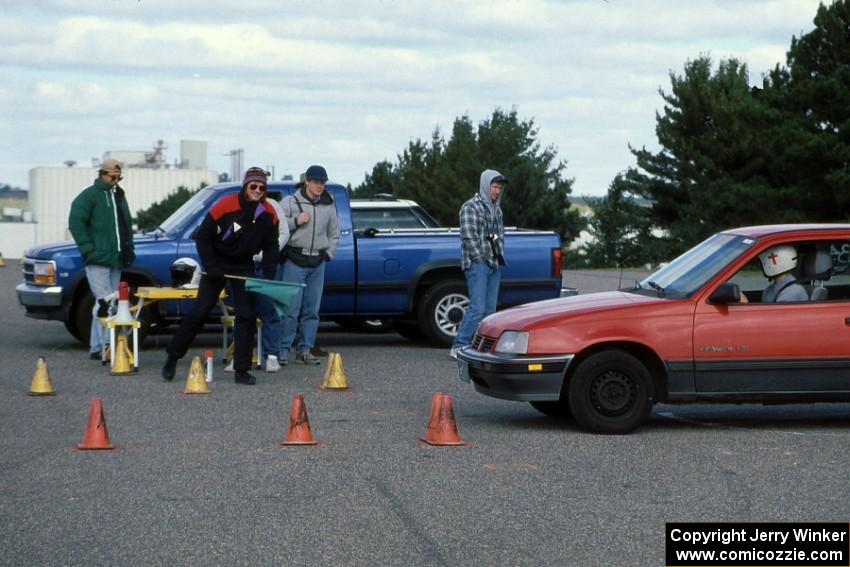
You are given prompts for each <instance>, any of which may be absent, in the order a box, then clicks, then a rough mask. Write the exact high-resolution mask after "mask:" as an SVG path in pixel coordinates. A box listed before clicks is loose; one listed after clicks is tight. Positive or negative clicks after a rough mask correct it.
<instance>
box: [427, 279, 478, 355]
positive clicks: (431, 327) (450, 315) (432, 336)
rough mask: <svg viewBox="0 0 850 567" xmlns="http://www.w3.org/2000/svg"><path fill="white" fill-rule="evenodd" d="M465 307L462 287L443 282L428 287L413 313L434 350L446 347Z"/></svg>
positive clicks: (450, 281) (465, 293) (463, 283)
mask: <svg viewBox="0 0 850 567" xmlns="http://www.w3.org/2000/svg"><path fill="white" fill-rule="evenodd" d="M468 306H469V296H467V290H466V283H465V282H463V281H462V280H446V281H444V282H440V283H438V284H434V285H433V286H431V287H430V288H429V289H428V291H427V292H425V295H424V296H423V297H422V301H421V303H420V304H419V308H418V309H417V320H418V322H419V329H420V330H421V331H422V334H423V335H425V338H426V339H428V341H430V342H431V343H432V344H434V345H435V346H440V347H449V346H451V344H452V341H453V340H454V338H455V335H456V334H457V327H458V325H459V324H460V321H461V319H463V313H464V311H466V308H467V307H468Z"/></svg>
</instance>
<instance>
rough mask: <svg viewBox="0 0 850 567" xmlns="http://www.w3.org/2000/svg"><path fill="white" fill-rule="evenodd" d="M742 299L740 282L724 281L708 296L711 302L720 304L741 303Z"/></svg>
mask: <svg viewBox="0 0 850 567" xmlns="http://www.w3.org/2000/svg"><path fill="white" fill-rule="evenodd" d="M740 301H741V287H740V286H739V285H738V284H735V283H730V282H723V283H722V284H720V285H719V286H717V289H715V290H714V292H713V293H712V294H711V295H710V296H709V297H708V302H709V303H715V304H719V305H728V304H729V303H739V302H740Z"/></svg>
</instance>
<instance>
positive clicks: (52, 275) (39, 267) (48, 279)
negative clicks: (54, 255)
mask: <svg viewBox="0 0 850 567" xmlns="http://www.w3.org/2000/svg"><path fill="white" fill-rule="evenodd" d="M32 276H33V283H35V284H37V285H56V263H55V262H53V261H52V260H51V261H50V262H36V263H35V265H33V273H32Z"/></svg>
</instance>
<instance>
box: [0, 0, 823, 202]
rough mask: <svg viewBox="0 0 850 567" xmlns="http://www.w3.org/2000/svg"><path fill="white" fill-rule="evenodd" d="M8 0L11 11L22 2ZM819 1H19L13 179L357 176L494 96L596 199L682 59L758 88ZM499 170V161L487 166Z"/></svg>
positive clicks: (638, 141) (11, 102) (10, 136)
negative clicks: (723, 64) (198, 152)
mask: <svg viewBox="0 0 850 567" xmlns="http://www.w3.org/2000/svg"><path fill="white" fill-rule="evenodd" d="M10 5H11V7H10ZM817 6H818V1H817V0H714V1H703V0H695V1H693V2H683V1H681V0H631V1H627V0H608V1H605V0H576V1H568V0H563V1H556V0H489V1H488V0H469V1H464V0H453V1H442V0H430V1H424V0H395V1H390V0H383V1H380V0H362V1H358V0H310V1H307V0H242V1H240V2H233V1H229V2H226V1H215V0H18V1H13V0H8V1H6V2H4V7H3V12H4V14H3V18H2V19H0V38H2V39H0V72H2V77H3V79H2V81H0V100H2V106H3V113H2V118H0V134H2V141H0V182H4V183H10V184H12V185H17V186H20V187H24V188H26V187H27V185H28V172H29V169H30V168H32V167H36V166H41V165H61V164H62V162H63V161H65V160H76V161H78V162H79V163H80V164H90V163H91V158H93V157H101V156H102V155H103V153H104V152H105V151H108V150H149V149H150V148H152V146H153V144H154V143H155V141H156V140H159V139H163V140H165V141H166V143H167V144H169V149H168V150H167V151H166V157H167V159H168V160H169V161H173V160H174V159H175V158H177V157H179V142H180V140H181V139H189V140H206V141H207V142H208V144H209V156H208V160H209V166H210V168H211V169H214V170H216V171H220V172H229V170H230V161H229V158H228V157H227V156H226V154H227V153H228V152H229V151H230V150H232V149H236V148H243V149H244V151H245V154H244V155H245V165H246V166H247V165H260V166H274V168H275V173H276V176H277V177H281V176H282V175H283V174H286V173H294V174H297V173H298V172H300V171H303V170H304V168H305V167H306V166H307V165H309V164H311V163H321V164H323V165H325V166H326V167H327V168H328V171H329V173H330V176H331V178H332V179H334V180H336V181H339V182H343V183H346V182H350V183H352V184H353V185H357V184H358V183H360V182H361V181H362V180H363V177H364V174H365V173H367V172H369V171H371V169H372V166H373V165H374V164H375V163H376V162H378V161H380V160H383V159H389V160H391V161H395V159H396V156H397V154H398V153H399V152H400V151H401V150H403V148H405V147H406V145H407V144H408V142H410V141H411V140H415V139H417V138H423V139H427V138H430V135H431V133H432V132H433V130H434V128H435V127H439V128H441V129H442V130H443V131H444V132H446V133H448V132H449V131H450V128H451V124H452V122H453V120H454V119H455V117H457V116H461V115H464V114H466V115H468V116H469V117H470V118H471V119H472V121H473V122H474V123H477V122H480V121H481V120H483V119H486V118H487V117H489V116H490V115H491V114H492V112H493V110H494V109H495V108H497V107H499V108H503V109H511V108H514V107H516V108H517V110H518V113H519V116H520V117H521V118H523V119H531V118H533V119H534V121H535V123H536V124H537V126H538V127H539V139H540V141H541V142H542V143H543V144H544V145H553V146H555V147H556V148H557V150H558V156H559V157H560V158H561V159H563V160H565V161H566V162H567V163H568V165H567V176H569V177H573V178H574V179H575V185H574V190H573V194H575V195H601V194H604V193H605V190H606V189H607V186H608V184H609V183H610V182H611V180H612V179H613V177H614V176H615V175H616V174H617V172H619V171H621V170H623V169H624V168H626V167H628V166H629V165H632V164H633V163H634V160H633V158H632V156H631V154H630V153H629V151H628V145H629V144H631V145H633V146H637V147H640V146H647V147H650V148H657V145H656V140H655V134H654V127H655V112H656V110H658V109H659V108H660V107H661V98H660V96H659V94H658V89H659V88H662V89H665V90H668V88H669V76H668V75H669V73H670V71H673V72H675V73H677V74H681V72H682V69H683V66H684V64H685V62H686V61H687V60H688V59H694V58H696V57H698V56H699V55H700V54H703V53H708V54H710V55H711V56H712V58H713V59H714V60H715V61H717V60H719V59H721V58H726V57H732V56H734V57H737V58H739V59H741V60H743V61H745V62H746V63H747V64H748V65H749V69H750V82H751V83H752V84H760V83H761V77H762V74H763V73H765V72H766V71H767V70H768V69H770V68H772V67H773V66H774V65H776V64H777V63H784V62H785V51H786V50H787V48H788V46H789V45H790V40H791V37H792V36H793V35H796V36H799V35H800V34H802V33H806V32H808V31H809V30H811V29H812V27H813V24H812V20H813V18H814V16H815V13H816V10H817ZM491 166H492V167H495V168H498V167H499V164H491Z"/></svg>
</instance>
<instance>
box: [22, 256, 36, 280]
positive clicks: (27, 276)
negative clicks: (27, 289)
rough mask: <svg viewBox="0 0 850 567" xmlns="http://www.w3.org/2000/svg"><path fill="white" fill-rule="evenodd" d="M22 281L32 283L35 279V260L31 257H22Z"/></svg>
mask: <svg viewBox="0 0 850 567" xmlns="http://www.w3.org/2000/svg"><path fill="white" fill-rule="evenodd" d="M23 272H24V281H25V282H27V283H33V282H34V281H35V261H34V260H33V259H32V258H24V267H23Z"/></svg>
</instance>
